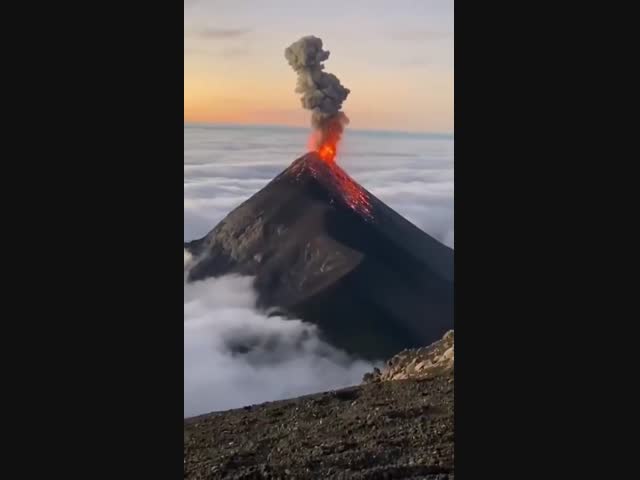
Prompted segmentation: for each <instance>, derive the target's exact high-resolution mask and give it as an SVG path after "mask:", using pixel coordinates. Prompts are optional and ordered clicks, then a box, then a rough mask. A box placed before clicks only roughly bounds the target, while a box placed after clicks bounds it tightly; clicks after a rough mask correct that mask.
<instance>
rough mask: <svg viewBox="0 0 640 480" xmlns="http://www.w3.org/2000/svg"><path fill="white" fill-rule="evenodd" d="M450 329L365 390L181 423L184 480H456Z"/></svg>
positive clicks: (404, 355)
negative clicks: (392, 479) (182, 424)
mask: <svg viewBox="0 0 640 480" xmlns="http://www.w3.org/2000/svg"><path fill="white" fill-rule="evenodd" d="M453 372H454V368H453V332H449V333H447V334H446V335H445V337H444V338H443V339H442V340H440V341H438V342H435V343H434V344H432V345H430V346H429V347H423V348H420V349H413V350H405V351H403V352H401V353H400V354H398V355H396V356H394V357H393V358H392V359H390V360H389V361H388V362H387V365H386V367H385V368H384V369H383V371H382V372H380V371H377V370H376V371H374V372H373V373H372V374H367V375H366V379H365V383H363V384H362V385H359V386H355V387H350V388H346V389H342V390H336V391H331V392H325V393H320V394H315V395H309V396H305V397H300V398H296V399H290V400H284V401H277V402H270V403H264V404H261V405H255V406H250V407H245V408H241V409H235V410H229V411H226V412H216V413H211V414H207V415H202V416H199V417H194V418H190V419H186V420H185V422H184V478H188V479H193V480H195V479H204V478H209V479H218V478H220V479H222V478H226V479H260V478H265V479H266V478H270V479H276V478H281V479H290V478H296V479H316V478H317V479H325V478H335V479H341V478H342V479H354V480H355V479H360V480H363V479H390V478H402V479H431V480H453V478H454V430H453V428H454V419H453V403H454V381H453V375H454V373H453Z"/></svg>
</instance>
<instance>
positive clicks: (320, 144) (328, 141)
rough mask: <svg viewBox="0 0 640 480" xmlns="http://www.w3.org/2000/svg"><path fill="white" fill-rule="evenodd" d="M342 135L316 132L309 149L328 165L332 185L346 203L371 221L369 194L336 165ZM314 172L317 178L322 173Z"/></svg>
mask: <svg viewBox="0 0 640 480" xmlns="http://www.w3.org/2000/svg"><path fill="white" fill-rule="evenodd" d="M340 133H341V132H338V131H329V132H325V134H324V135H322V134H321V133H320V132H314V133H312V134H311V137H310V138H309V148H310V150H312V151H315V152H317V153H318V156H319V157H320V158H321V159H322V160H323V162H324V163H325V165H327V167H328V172H327V173H329V174H330V176H331V177H332V178H333V180H332V182H331V183H332V184H333V185H334V186H335V187H336V188H337V190H338V192H339V195H340V196H341V197H342V199H343V200H344V202H345V203H346V204H347V205H348V206H349V207H350V208H352V209H353V210H355V211H356V212H359V213H360V214H361V215H363V217H364V218H365V219H366V220H371V219H372V218H373V212H372V208H371V203H370V201H369V196H368V194H367V192H366V191H365V190H364V189H363V188H362V187H361V186H360V185H358V184H357V183H356V182H355V181H354V180H353V179H352V178H351V177H350V176H349V175H348V174H347V172H345V171H344V170H343V169H342V168H340V167H339V166H338V164H337V163H336V155H337V153H338V148H337V146H338V142H339V141H340V136H341V135H340ZM323 137H324V138H323ZM312 172H313V174H314V175H315V176H318V175H319V174H320V172H317V171H313V169H312Z"/></svg>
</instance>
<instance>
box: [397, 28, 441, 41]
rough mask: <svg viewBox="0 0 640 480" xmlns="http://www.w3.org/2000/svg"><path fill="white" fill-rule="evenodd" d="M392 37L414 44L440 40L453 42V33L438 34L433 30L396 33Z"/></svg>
mask: <svg viewBox="0 0 640 480" xmlns="http://www.w3.org/2000/svg"><path fill="white" fill-rule="evenodd" d="M391 37H392V38H393V39H395V40H404V41H414V42H421V41H426V42H433V41H439V40H453V32H437V31H433V30H413V31H412V30H408V31H406V32H394V33H392V34H391Z"/></svg>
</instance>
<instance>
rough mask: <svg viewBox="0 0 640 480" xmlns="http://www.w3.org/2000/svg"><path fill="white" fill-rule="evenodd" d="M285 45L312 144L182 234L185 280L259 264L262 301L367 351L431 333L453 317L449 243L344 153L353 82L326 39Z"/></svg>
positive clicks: (372, 353)
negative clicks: (404, 211)
mask: <svg viewBox="0 0 640 480" xmlns="http://www.w3.org/2000/svg"><path fill="white" fill-rule="evenodd" d="M285 56H286V58H287V60H288V61H289V64H290V65H291V66H292V67H293V69H294V70H295V71H296V72H297V73H298V86H297V88H296V91H297V92H298V93H301V94H302V98H301V102H302V105H303V107H304V108H307V109H309V110H311V111H312V115H311V124H312V127H313V131H312V134H311V137H310V145H309V146H310V150H311V151H310V152H309V153H307V154H306V155H304V156H302V157H300V158H298V159H297V160H295V161H294V162H293V163H292V164H291V165H290V166H289V167H288V168H287V169H286V170H284V171H283V172H282V173H281V174H280V175H278V176H277V177H276V178H274V179H273V180H272V181H271V182H270V183H269V184H268V185H266V186H265V187H264V188H263V189H262V190H260V191H259V192H257V193H256V194H254V195H253V196H252V197H251V198H249V199H248V200H247V201H245V202H244V203H242V204H241V205H240V206H239V207H237V208H236V209H235V210H233V211H232V212H231V213H229V215H227V217H226V218H225V219H224V220H222V221H221V222H220V223H219V224H218V225H217V226H216V227H215V228H214V229H213V230H211V232H209V233H208V234H207V235H206V236H205V237H203V238H201V239H199V240H194V241H192V242H189V243H186V244H185V249H186V250H187V251H189V252H190V253H191V254H192V256H193V262H192V264H191V267H190V270H189V272H188V280H189V281H196V280H201V279H204V278H207V277H217V276H221V275H225V274H229V273H235V274H241V275H251V276H254V277H255V281H254V286H255V289H256V291H257V293H258V305H257V307H258V308H261V309H264V310H266V311H269V312H273V310H274V309H275V310H277V313H279V314H280V315H284V316H289V317H294V318H299V319H302V320H304V321H307V322H310V323H313V324H315V325H317V326H318V327H319V330H320V332H321V334H322V336H323V338H324V339H325V340H327V341H328V342H329V343H331V344H333V345H334V346H336V347H338V348H341V349H343V350H345V351H347V352H349V353H352V354H354V355H357V356H360V357H364V358H368V359H381V358H386V357H390V356H391V355H394V354H395V353H397V352H398V351H400V350H402V349H404V348H411V347H419V346H422V345H428V344H430V343H432V342H433V341H435V340H437V339H439V338H441V337H442V335H443V334H444V333H445V332H446V331H448V330H450V329H451V328H453V250H451V249H450V248H449V247H447V246H445V245H443V244H442V243H440V242H439V241H437V240H436V239H434V238H432V237H430V236H429V235H427V234H426V233H424V232H423V231H421V230H420V229H418V228H417V227H415V226H414V225H413V224H411V223H410V222H409V221H407V220H406V219H404V218H403V217H401V216H400V215H399V214H397V213H396V212H395V211H393V210H392V209H391V208H389V207H388V206H386V205H385V204H384V203H382V202H381V201H380V200H378V199H377V198H376V197H375V196H374V195H372V194H371V193H370V192H368V191H367V190H365V189H364V188H363V187H361V186H360V185H359V184H358V183H356V182H355V181H354V180H353V179H352V178H351V177H349V175H347V173H346V172H345V171H344V170H343V169H342V168H340V167H339V166H338V165H337V163H336V161H335V159H336V155H337V151H338V145H339V142H340V138H341V136H342V133H343V130H344V126H345V125H346V124H347V123H348V119H347V116H346V115H345V114H344V112H342V111H341V107H342V102H343V101H344V100H345V99H346V97H347V95H348V94H349V90H348V89H346V88H344V87H343V86H342V84H341V83H340V81H339V80H338V78H337V77H335V75H332V74H328V73H325V72H324V71H323V68H324V67H323V65H322V62H323V61H324V60H326V59H327V58H328V56H329V52H327V51H324V50H323V49H322V40H320V39H319V38H317V37H303V38H302V39H300V40H298V41H297V42H295V43H294V44H292V45H291V46H290V47H288V48H287V49H286V51H285Z"/></svg>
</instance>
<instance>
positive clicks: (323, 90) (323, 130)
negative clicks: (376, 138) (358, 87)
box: [284, 35, 350, 163]
mask: <svg viewBox="0 0 640 480" xmlns="http://www.w3.org/2000/svg"><path fill="white" fill-rule="evenodd" d="M329 53H330V52H328V51H326V50H323V49H322V40H321V39H320V38H318V37H314V36H312V35H310V36H307V37H302V38H301V39H300V40H298V41H297V42H294V43H293V44H291V45H290V46H289V47H287V49H286V50H285V51H284V56H285V58H286V59H287V60H288V61H289V65H291V67H292V68H293V69H294V70H295V71H296V73H297V74H298V84H297V86H296V93H301V94H302V97H300V103H301V104H302V107H303V108H306V109H308V110H311V111H312V113H311V126H312V127H313V129H314V130H313V132H312V134H311V138H310V142H309V147H310V149H311V150H315V151H316V152H318V155H320V158H322V160H324V161H325V162H327V163H332V162H335V158H336V154H337V151H338V143H339V142H340V138H341V137H342V132H343V131H344V127H345V125H347V124H348V123H349V119H348V118H347V116H346V115H345V114H344V112H342V111H341V108H342V102H344V101H345V100H346V98H347V96H348V95H349V93H350V92H349V89H348V88H345V87H343V86H342V84H341V83H340V80H338V77H336V76H335V75H333V74H331V73H326V72H324V65H323V64H322V62H324V61H325V60H326V59H328V58H329Z"/></svg>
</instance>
